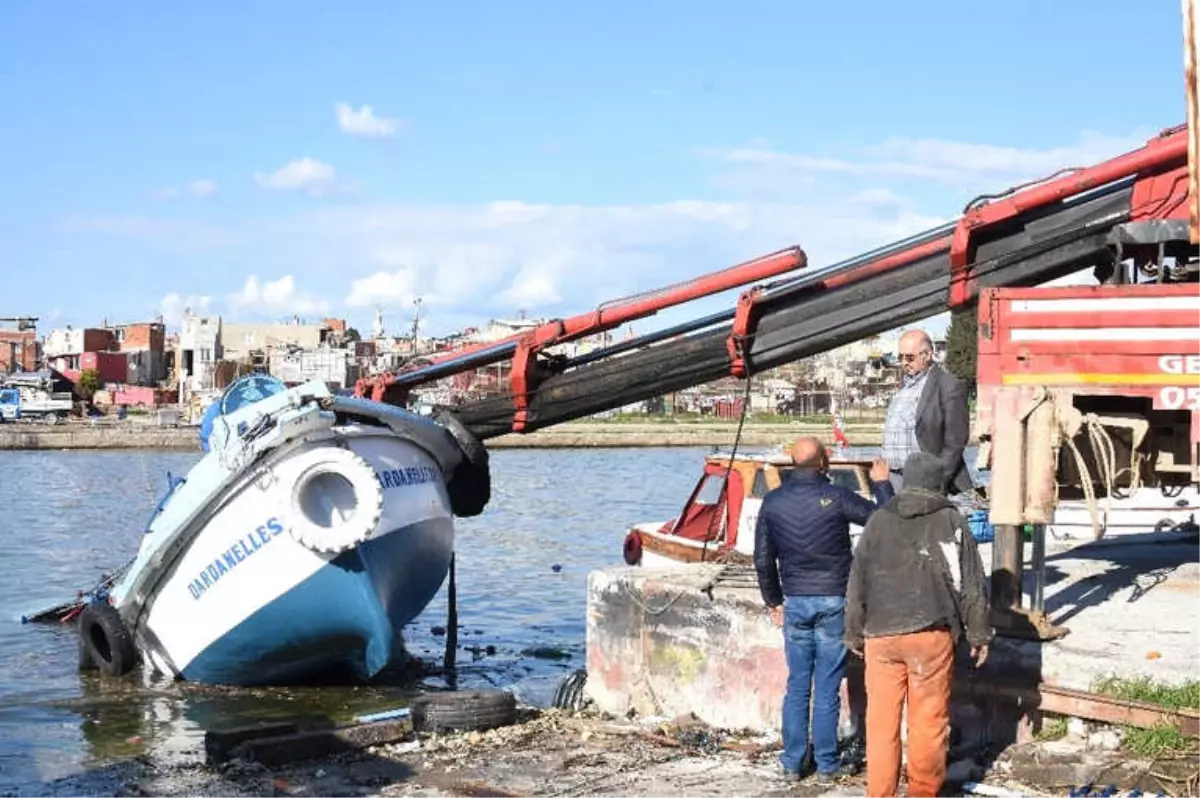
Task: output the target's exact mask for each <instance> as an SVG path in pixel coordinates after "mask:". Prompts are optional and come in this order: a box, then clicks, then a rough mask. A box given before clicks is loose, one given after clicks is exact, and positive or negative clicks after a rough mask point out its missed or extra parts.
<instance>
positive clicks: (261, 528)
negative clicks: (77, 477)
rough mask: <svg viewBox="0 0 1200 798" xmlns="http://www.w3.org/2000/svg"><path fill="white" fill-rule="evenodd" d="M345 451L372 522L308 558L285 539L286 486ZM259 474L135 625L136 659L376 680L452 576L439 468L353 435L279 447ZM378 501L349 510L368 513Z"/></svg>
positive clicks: (256, 679)
mask: <svg viewBox="0 0 1200 798" xmlns="http://www.w3.org/2000/svg"><path fill="white" fill-rule="evenodd" d="M354 432H357V433H359V434H353V433H354ZM344 449H349V450H350V451H351V452H353V454H354V455H356V456H357V458H359V460H358V461H357V462H359V463H361V464H362V466H361V467H359V478H360V480H361V479H367V480H368V481H370V483H371V487H372V490H371V491H360V493H373V490H374V485H375V484H376V483H377V484H378V496H379V497H381V498H380V500H379V502H378V504H377V506H378V518H377V520H374V521H373V522H372V523H370V524H369V528H366V527H364V532H363V535H362V537H363V539H362V540H361V541H359V542H357V543H356V544H354V545H352V546H349V547H346V548H345V550H341V551H323V550H315V549H314V548H313V547H312V545H311V540H308V541H307V542H306V540H305V535H298V534H296V533H295V530H296V519H297V517H298V516H297V515H296V513H297V510H296V507H297V505H296V503H295V500H294V498H293V487H294V486H295V485H296V484H297V483H298V482H300V481H301V480H302V479H303V473H304V467H305V465H304V464H305V463H309V464H311V462H312V461H313V460H314V459H320V458H321V457H323V456H324V454H325V453H327V452H335V453H336V452H341V453H342V454H343V455H344V452H342V451H341V450H344ZM367 469H369V471H368V470H367ZM265 470H266V472H267V474H266V476H263V477H261V478H259V479H257V480H255V481H254V482H252V483H250V484H248V485H246V486H245V487H243V488H242V489H241V490H240V491H238V492H237V493H236V494H235V495H232V496H229V497H223V498H222V501H221V502H219V503H217V504H219V505H220V509H219V510H218V511H216V512H215V514H214V515H213V516H212V517H211V518H210V519H209V520H208V521H207V522H206V523H205V524H204V527H203V529H202V530H201V531H200V532H199V534H197V535H196V536H195V538H194V540H193V541H192V543H191V545H190V546H189V548H188V550H187V551H186V552H185V553H184V554H183V555H182V556H181V557H180V559H179V561H178V563H177V564H176V566H175V567H174V568H173V569H172V571H171V573H170V574H169V575H168V576H167V577H166V578H165V579H164V580H163V581H162V583H161V584H160V585H159V586H158V588H157V590H156V592H155V594H154V596H153V600H152V602H151V603H150V605H149V608H148V611H147V613H146V615H145V621H144V624H143V626H142V628H141V629H140V630H139V639H141V641H142V642H143V649H144V655H145V658H146V659H147V660H148V661H149V662H150V664H151V665H152V666H153V668H154V669H155V670H158V671H160V672H164V673H168V674H171V675H174V676H177V677H182V678H184V679H187V680H190V681H197V682H203V683H210V684H228V685H255V684H280V683H286V682H289V681H293V682H294V681H303V680H305V679H307V678H309V677H311V676H315V675H317V674H318V673H319V672H322V671H327V670H329V669H333V668H344V669H347V670H349V671H350V672H352V673H354V674H356V675H357V676H359V677H360V678H364V679H367V678H370V677H372V676H374V675H375V674H377V673H378V672H379V671H380V670H381V669H383V668H385V667H386V666H387V665H388V664H389V663H391V662H393V661H394V659H395V658H396V656H397V654H398V653H399V651H400V650H401V645H400V640H399V637H400V632H401V630H402V629H403V627H404V625H405V624H407V623H409V622H411V621H412V620H413V619H414V618H416V616H417V615H419V614H420V613H421V612H422V611H423V610H424V608H425V607H426V606H427V605H428V603H429V602H430V601H431V600H432V599H433V597H434V596H435V595H436V594H437V591H438V590H439V589H440V587H441V585H442V583H443V581H444V580H445V577H446V574H447V572H448V570H449V565H450V559H451V555H452V553H453V550H454V524H453V517H452V513H451V510H450V505H449V500H448V497H447V494H446V489H445V486H444V484H443V482H442V479H441V473H440V470H439V469H438V468H437V464H436V462H435V461H434V460H433V459H432V457H431V456H430V455H429V454H428V453H427V452H425V451H424V450H423V449H421V448H419V447H418V446H416V445H414V444H412V443H410V442H408V441H406V440H403V439H401V438H398V437H396V436H392V435H389V434H386V433H384V432H379V433H370V432H366V433H363V431H362V430H357V431H352V433H351V434H345V432H344V431H340V433H339V435H338V436H336V437H335V438H334V439H333V440H331V441H326V442H322V443H315V444H314V443H308V444H301V445H298V446H295V447H294V448H292V449H290V450H281V451H280V452H279V453H278V454H277V455H276V456H275V457H274V458H273V460H272V461H271V463H270V465H269V467H268V468H267V469H265ZM368 504H369V503H368ZM375 507H376V505H370V506H366V505H364V506H362V507H359V508H357V509H356V510H355V512H358V513H361V514H363V517H364V518H368V517H369V518H371V519H373V518H374V516H371V515H370V513H371V512H372V511H373V510H374V509H375ZM364 524H366V522H365V521H364ZM309 530H310V531H309V532H308V533H307V534H308V535H309V536H310V537H311V535H312V531H311V530H312V527H311V526H310V527H309ZM317 532H318V533H320V532H321V530H319V529H318V530H317Z"/></svg>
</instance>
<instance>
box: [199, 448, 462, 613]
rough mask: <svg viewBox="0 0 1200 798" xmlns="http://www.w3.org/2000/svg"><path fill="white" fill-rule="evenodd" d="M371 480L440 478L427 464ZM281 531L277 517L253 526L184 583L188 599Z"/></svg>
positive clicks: (388, 483) (388, 486)
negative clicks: (246, 533) (186, 586)
mask: <svg viewBox="0 0 1200 798" xmlns="http://www.w3.org/2000/svg"><path fill="white" fill-rule="evenodd" d="M375 479H376V480H377V481H378V482H379V486H380V487H381V488H383V489H384V490H392V489H395V488H406V487H409V486H411V485H424V484H426V483H429V482H433V481H434V480H438V479H441V474H440V473H439V472H438V470H437V469H436V468H432V467H430V466H412V467H409V468H389V469H384V470H382V471H376V472H375ZM283 531H284V527H283V523H282V522H281V521H280V520H279V519H278V518H276V517H272V518H268V519H267V520H266V521H265V522H264V523H262V524H260V525H259V526H257V527H255V529H254V531H253V532H251V533H250V534H248V535H244V536H242V537H241V538H239V539H238V540H237V541H236V542H235V543H234V544H233V545H232V546H230V547H229V548H227V549H225V551H223V552H221V555H220V556H219V557H217V558H216V559H214V560H213V561H212V562H211V563H209V564H208V565H206V566H205V567H204V570H202V571H201V572H200V573H199V574H197V575H196V577H195V578H194V579H192V580H191V582H189V583H188V591H189V592H190V593H191V594H192V598H194V599H199V598H200V597H201V596H203V595H204V593H205V591H207V590H208V589H209V588H211V587H212V586H213V585H215V584H216V583H217V582H218V581H219V580H220V579H221V577H223V576H225V574H227V573H229V572H230V571H232V570H233V569H234V568H236V567H237V566H239V565H241V564H242V563H243V562H245V561H246V560H247V559H249V558H250V557H251V556H252V555H254V554H256V553H257V552H259V551H261V550H262V549H263V548H264V547H265V546H267V545H268V544H269V543H270V542H271V541H273V540H274V539H275V538H277V537H279V536H280V535H282V534H283Z"/></svg>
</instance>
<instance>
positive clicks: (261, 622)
mask: <svg viewBox="0 0 1200 798" xmlns="http://www.w3.org/2000/svg"><path fill="white" fill-rule="evenodd" d="M453 542H454V529H453V525H452V523H451V522H450V520H449V519H429V520H426V521H422V522H420V523H417V524H413V525H411V526H408V527H404V528H402V529H398V530H395V531H393V532H390V533H388V534H386V535H385V536H383V537H381V538H378V539H375V540H369V541H366V542H365V543H363V544H362V545H361V546H359V547H358V548H356V549H354V550H353V551H348V552H345V553H343V554H341V555H339V556H338V557H336V558H335V559H333V560H332V561H330V562H329V563H327V564H326V565H323V566H322V567H320V568H318V569H317V570H316V572H314V573H313V574H312V575H311V576H309V577H308V578H307V579H305V580H303V581H302V582H300V583H299V584H297V585H296V586H295V587H293V588H291V589H290V590H288V591H287V592H285V593H283V594H282V595H280V596H277V597H275V598H273V599H271V600H269V601H267V602H265V603H264V604H263V606H262V607H261V608H259V609H258V610H256V611H255V612H253V613H252V614H251V615H250V616H248V617H247V618H246V619H245V620H243V621H241V622H240V623H238V624H237V625H236V626H234V627H233V628H231V629H228V630H226V631H224V632H223V633H221V634H219V635H216V636H215V639H214V640H213V642H212V643H211V644H209V645H208V646H206V647H205V648H204V649H203V650H202V651H200V652H199V653H198V654H197V655H196V656H195V657H193V658H192V659H191V661H190V662H188V663H187V664H186V665H185V666H183V667H182V670H181V675H182V677H183V678H184V679H186V680H188V681H195V682H203V683H208V684H237V685H251V684H268V683H270V684H279V683H281V682H286V681H288V680H290V679H303V678H305V677H307V676H308V675H310V674H317V673H320V672H322V671H327V670H329V669H332V668H346V669H348V670H349V671H350V672H352V673H353V674H354V675H355V676H357V677H358V678H361V679H368V678H370V677H372V676H374V675H375V674H377V673H378V672H379V671H380V670H382V669H383V668H385V667H386V666H387V665H388V664H389V663H391V662H392V661H393V660H394V659H395V657H396V655H397V653H398V651H399V648H400V641H399V633H400V630H401V629H403V627H404V625H405V624H407V623H409V622H410V621H412V620H413V619H414V618H415V617H417V615H419V614H420V613H421V611H422V610H423V609H424V608H425V606H426V605H427V604H428V603H429V602H430V600H432V598H433V597H434V595H435V594H436V593H437V591H438V589H439V588H440V586H441V584H442V580H443V577H444V575H445V573H446V571H447V569H448V567H449V563H450V554H451V551H452V550H453V545H454V543H453Z"/></svg>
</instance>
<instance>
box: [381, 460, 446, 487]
mask: <svg viewBox="0 0 1200 798" xmlns="http://www.w3.org/2000/svg"><path fill="white" fill-rule="evenodd" d="M441 478H442V477H441V474H439V473H438V471H437V469H436V468H433V467H432V466H409V467H408V468H385V469H384V470H382V471H376V472H375V479H377V480H379V486H380V487H381V488H383V489H384V490H387V489H388V488H403V487H407V486H408V485H424V484H425V483H426V482H434V481H436V480H439V479H441Z"/></svg>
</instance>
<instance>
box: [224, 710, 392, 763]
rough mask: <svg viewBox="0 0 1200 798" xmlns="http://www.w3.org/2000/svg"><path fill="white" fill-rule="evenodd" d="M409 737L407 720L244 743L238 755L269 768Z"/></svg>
mask: <svg viewBox="0 0 1200 798" xmlns="http://www.w3.org/2000/svg"><path fill="white" fill-rule="evenodd" d="M411 734H412V724H411V723H410V722H409V721H408V720H393V721H377V722H375V723H358V724H353V725H349V726H338V727H336V728H332V729H314V730H310V731H302V732H296V733H294V734H285V735H281V736H275V737H263V738H259V739H252V740H247V741H246V742H244V743H243V744H242V745H241V746H240V747H239V748H238V749H237V751H238V753H239V754H240V755H241V756H242V757H243V758H245V759H248V760H250V761H253V762H261V763H262V764H264V765H268V766H272V765H282V764H286V763H288V762H298V761H301V760H304V759H316V758H318V757H325V756H330V755H332V754H338V753H344V752H347V751H360V750H362V749H364V748H369V747H371V746H373V745H388V744H390V743H397V742H400V741H401V740H404V739H405V738H406V737H408V736H409V735H411Z"/></svg>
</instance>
